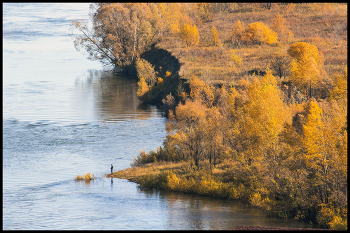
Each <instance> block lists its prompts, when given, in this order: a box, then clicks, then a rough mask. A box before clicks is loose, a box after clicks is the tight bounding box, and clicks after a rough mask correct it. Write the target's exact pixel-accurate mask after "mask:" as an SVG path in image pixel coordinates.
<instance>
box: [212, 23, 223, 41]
mask: <svg viewBox="0 0 350 233" xmlns="http://www.w3.org/2000/svg"><path fill="white" fill-rule="evenodd" d="M211 36H212V39H211V40H212V44H213V45H214V46H222V44H221V43H220V41H219V35H218V31H217V30H216V28H215V26H213V27H212V28H211Z"/></svg>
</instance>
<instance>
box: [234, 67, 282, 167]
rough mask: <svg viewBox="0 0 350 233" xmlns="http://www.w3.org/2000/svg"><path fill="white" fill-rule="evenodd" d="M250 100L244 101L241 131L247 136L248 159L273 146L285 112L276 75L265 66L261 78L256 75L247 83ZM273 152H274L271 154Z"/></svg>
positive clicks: (258, 158)
mask: <svg viewBox="0 0 350 233" xmlns="http://www.w3.org/2000/svg"><path fill="white" fill-rule="evenodd" d="M247 93H248V96H249V101H248V102H246V103H245V104H244V107H243V113H241V114H243V116H242V118H241V121H242V122H241V126H242V128H241V130H240V132H241V133H242V135H245V136H244V137H245V138H246V139H247V143H248V144H247V145H246V147H247V149H248V148H249V150H251V152H250V153H248V156H249V160H252V159H253V160H254V159H256V160H259V161H261V160H262V159H264V154H265V153H264V151H266V149H269V148H270V149H273V150H276V149H277V147H278V145H279V137H278V135H279V134H280V133H281V132H282V129H283V124H284V123H285V122H286V120H287V117H288V114H287V110H286V106H285V104H284V102H283V99H282V95H281V93H280V90H279V88H278V86H277V81H276V78H275V77H274V76H273V75H272V74H271V71H270V70H269V69H268V70H267V72H266V75H265V76H264V77H263V79H262V80H259V79H258V78H257V77H256V78H255V79H254V80H253V82H252V83H251V84H250V85H249V86H248V90H247ZM273 156H275V155H274V154H273Z"/></svg>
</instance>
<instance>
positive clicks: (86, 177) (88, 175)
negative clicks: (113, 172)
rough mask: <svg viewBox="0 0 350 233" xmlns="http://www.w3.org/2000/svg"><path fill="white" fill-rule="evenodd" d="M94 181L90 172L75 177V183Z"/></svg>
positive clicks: (93, 176)
mask: <svg viewBox="0 0 350 233" xmlns="http://www.w3.org/2000/svg"><path fill="white" fill-rule="evenodd" d="M94 179H95V175H94V174H93V173H92V174H91V173H90V172H88V173H86V174H83V175H77V176H76V177H75V181H81V180H85V181H90V180H94Z"/></svg>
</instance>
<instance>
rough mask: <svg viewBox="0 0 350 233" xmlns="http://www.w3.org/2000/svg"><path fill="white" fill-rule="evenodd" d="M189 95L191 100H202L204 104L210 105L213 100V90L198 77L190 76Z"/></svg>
mask: <svg viewBox="0 0 350 233" xmlns="http://www.w3.org/2000/svg"><path fill="white" fill-rule="evenodd" d="M190 89H191V92H190V97H191V98H192V99H193V100H198V101H200V102H202V103H203V104H204V105H205V106H207V107H211V106H212V105H213V101H214V98H215V96H214V91H213V89H212V87H210V86H209V85H208V84H207V83H205V82H203V81H202V80H199V79H198V78H196V77H194V76H192V80H191V82H190Z"/></svg>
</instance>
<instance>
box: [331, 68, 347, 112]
mask: <svg viewBox="0 0 350 233" xmlns="http://www.w3.org/2000/svg"><path fill="white" fill-rule="evenodd" d="M329 94H330V96H329V100H335V101H337V103H338V105H339V107H340V108H341V109H342V110H343V111H347V108H348V69H347V67H345V71H344V74H343V75H338V76H336V78H335V82H334V88H333V89H332V90H330V92H329Z"/></svg>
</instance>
